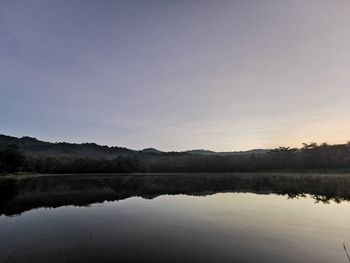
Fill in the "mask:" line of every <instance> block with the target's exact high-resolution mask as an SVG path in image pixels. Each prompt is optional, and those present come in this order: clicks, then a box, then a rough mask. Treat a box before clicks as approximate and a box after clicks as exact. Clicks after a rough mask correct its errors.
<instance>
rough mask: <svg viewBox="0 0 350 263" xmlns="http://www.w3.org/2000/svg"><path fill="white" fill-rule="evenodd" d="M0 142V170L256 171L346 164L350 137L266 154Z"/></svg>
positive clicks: (349, 156) (346, 166)
mask: <svg viewBox="0 0 350 263" xmlns="http://www.w3.org/2000/svg"><path fill="white" fill-rule="evenodd" d="M0 146H1V147H0V173H1V174H9V173H46V174H69V173H162V172H164V173H192V172H193V173H195V172H261V171H276V170H277V171H280V170H286V171H294V170H296V171H298V170H305V169H332V170H333V169H349V168H350V142H348V143H346V144H338V145H329V144H327V143H322V144H316V143H304V144H303V147H301V148H290V147H279V148H276V149H271V150H268V151H266V153H259V154H256V153H254V152H251V153H249V154H227V155H222V154H211V155H206V154H204V155H203V154H200V153H198V154H194V153H190V152H160V151H159V152H158V151H146V152H145V151H133V150H127V149H126V148H119V149H122V151H121V152H120V151H119V153H118V152H116V153H114V155H113V154H109V153H108V156H100V155H98V154H94V155H92V154H91V153H88V154H85V155H82V156H79V155H78V156H77V155H69V154H68V153H69V151H68V150H66V151H64V152H65V153H66V154H65V155H62V154H61V155H60V154H56V155H57V156H55V154H48V153H47V151H46V152H45V151H43V150H42V151H41V154H33V153H32V152H28V145H27V148H25V147H23V145H21V143H18V144H16V143H11V144H7V145H6V144H1V145H0ZM60 147H61V148H62V146H60ZM68 147H71V146H69V145H68ZM101 147H102V146H101ZM29 148H30V147H29ZM51 149H52V147H51ZM114 151H115V149H114ZM76 152H77V151H76ZM45 153H46V154H45Z"/></svg>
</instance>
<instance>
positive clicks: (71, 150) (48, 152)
mask: <svg viewBox="0 0 350 263" xmlns="http://www.w3.org/2000/svg"><path fill="white" fill-rule="evenodd" d="M10 145H17V146H18V147H19V148H20V149H21V150H22V152H23V153H24V154H25V155H26V156H32V157H55V158H60V157H74V158H85V157H89V158H107V159H112V158H115V157H117V156H133V155H135V154H136V153H137V151H134V150H130V149H128V148H124V147H108V146H101V145H97V144H95V143H82V144H77V143H66V142H57V143H50V142H43V141H39V140H37V139H36V138H31V137H22V138H17V137H12V136H7V135H0V150H3V149H5V148H7V147H8V146H10Z"/></svg>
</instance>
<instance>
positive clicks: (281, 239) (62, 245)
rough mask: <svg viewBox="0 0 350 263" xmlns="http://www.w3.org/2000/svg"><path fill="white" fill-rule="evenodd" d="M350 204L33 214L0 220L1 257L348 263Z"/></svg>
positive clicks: (216, 200)
mask: <svg viewBox="0 0 350 263" xmlns="http://www.w3.org/2000/svg"><path fill="white" fill-rule="evenodd" d="M348 206H349V203H347V202H346V203H343V204H342V205H339V204H335V203H331V204H327V205H325V204H315V203H314V200H312V199H311V198H306V199H304V198H301V199H292V200H291V199H287V198H286V196H277V195H255V194H245V193H223V194H215V195H211V196H206V197H203V196H202V197H193V196H182V195H179V196H160V197H157V198H155V199H152V200H145V199H142V198H139V197H134V198H129V199H126V200H122V201H116V202H105V203H103V204H96V205H92V206H90V207H72V206H69V207H61V208H56V209H35V210H32V211H29V212H25V213H23V214H21V215H20V216H16V217H5V216H1V217H0V231H1V235H0V243H1V244H4V245H3V246H0V255H2V254H3V253H2V252H4V251H9V250H12V251H13V255H14V257H16V256H17V257H22V259H24V258H26V257H28V254H26V251H31V252H32V253H31V254H30V255H31V259H33V258H35V256H33V255H40V256H41V257H44V258H45V257H50V255H53V254H55V255H57V259H58V260H59V259H61V258H62V257H63V256H62V255H63V254H64V253H66V254H65V255H66V259H70V257H74V256H80V257H82V258H84V257H88V258H90V259H91V260H92V259H94V258H96V257H101V256H102V255H104V256H106V257H113V256H115V255H118V257H119V260H122V259H124V258H126V259H129V260H130V259H135V258H137V259H140V258H142V257H145V256H147V257H153V259H154V260H159V261H160V262H162V260H163V261H164V260H165V259H167V260H170V262H172V261H171V260H174V262H175V261H176V259H178V260H180V261H178V262H184V260H183V258H182V257H184V258H185V259H187V260H188V259H189V258H191V259H197V260H201V262H214V261H215V260H220V262H227V260H239V262H244V261H243V260H246V261H248V262H254V261H259V262H345V260H344V259H346V258H345V253H344V251H343V248H342V244H343V242H344V241H345V242H347V241H348V240H349V236H350V226H349V224H348V220H349V217H350V210H349V209H348ZM29 240H30V242H29ZM99 249H102V250H103V253H102V251H100V250H99ZM67 251H69V254H67ZM51 257H52V256H51ZM80 259H81V258H80ZM257 259H259V260H257Z"/></svg>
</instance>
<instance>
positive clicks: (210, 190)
mask: <svg viewBox="0 0 350 263" xmlns="http://www.w3.org/2000/svg"><path fill="white" fill-rule="evenodd" d="M220 192H250V193H258V194H268V193H274V194H278V195H287V196H288V198H289V199H294V198H304V197H305V195H306V194H307V195H310V196H311V197H312V198H313V199H314V200H315V201H316V202H322V203H329V202H330V201H334V202H336V203H341V202H344V201H349V200H350V176H349V175H342V174H338V175H337V174H323V175H322V174H278V173H276V174H254V173H253V174H157V175H142V174H140V175H121V176H115V175H114V176H112V175H89V176H87V175H74V176H72V175H70V176H69V175H67V176H66V175H64V176H63V175H57V176H54V175H51V176H47V175H46V176H34V177H33V176H31V177H28V176H27V177H11V178H7V179H5V178H1V179H0V214H5V215H15V214H20V213H22V212H24V211H27V210H31V209H33V208H39V207H60V206H65V205H76V206H84V205H88V204H91V203H97V202H102V201H105V200H109V201H114V200H121V199H125V198H129V197H132V196H140V197H143V198H154V197H157V196H159V195H164V194H170V195H175V194H186V195H209V194H214V193H220Z"/></svg>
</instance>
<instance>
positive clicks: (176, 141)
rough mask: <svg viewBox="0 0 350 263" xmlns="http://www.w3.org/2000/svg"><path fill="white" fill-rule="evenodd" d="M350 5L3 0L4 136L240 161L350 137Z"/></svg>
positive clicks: (0, 107)
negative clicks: (236, 156)
mask: <svg viewBox="0 0 350 263" xmlns="http://www.w3.org/2000/svg"><path fill="white" fill-rule="evenodd" d="M349 28H350V2H349V1H346V0H336V1H327V0H310V1H302V0H298V1H294V0H286V1H278V0H268V1H258V0H255V1H238V0H237V1H220V2H219V3H218V2H216V1H201V2H200V3H199V2H196V1H151V0H149V1H103V2H101V1H90V0H88V1H74V2H72V1H65V0H64V1H43V0H35V1H19V0H13V1H2V2H1V3H0V119H1V122H0V132H1V133H6V134H11V135H16V136H22V135H30V136H35V137H39V138H41V139H44V140H50V141H57V140H59V141H74V142H81V141H96V142H97V143H100V144H110V145H121V146H127V147H131V148H137V149H139V148H144V147H149V146H152V147H157V148H160V149H162V150H183V149H188V148H209V149H213V150H240V149H249V148H265V147H274V146H277V145H293V146H295V145H297V146H300V144H301V143H302V142H308V141H318V142H322V141H328V142H330V143H333V142H334V143H337V142H345V141H346V140H347V139H349V138H348V134H349V132H350V125H349V121H348V120H349V117H348V116H349V115H350V107H349V101H348V97H350V89H349V85H350V79H349V70H350V64H349V61H350V34H349Z"/></svg>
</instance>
